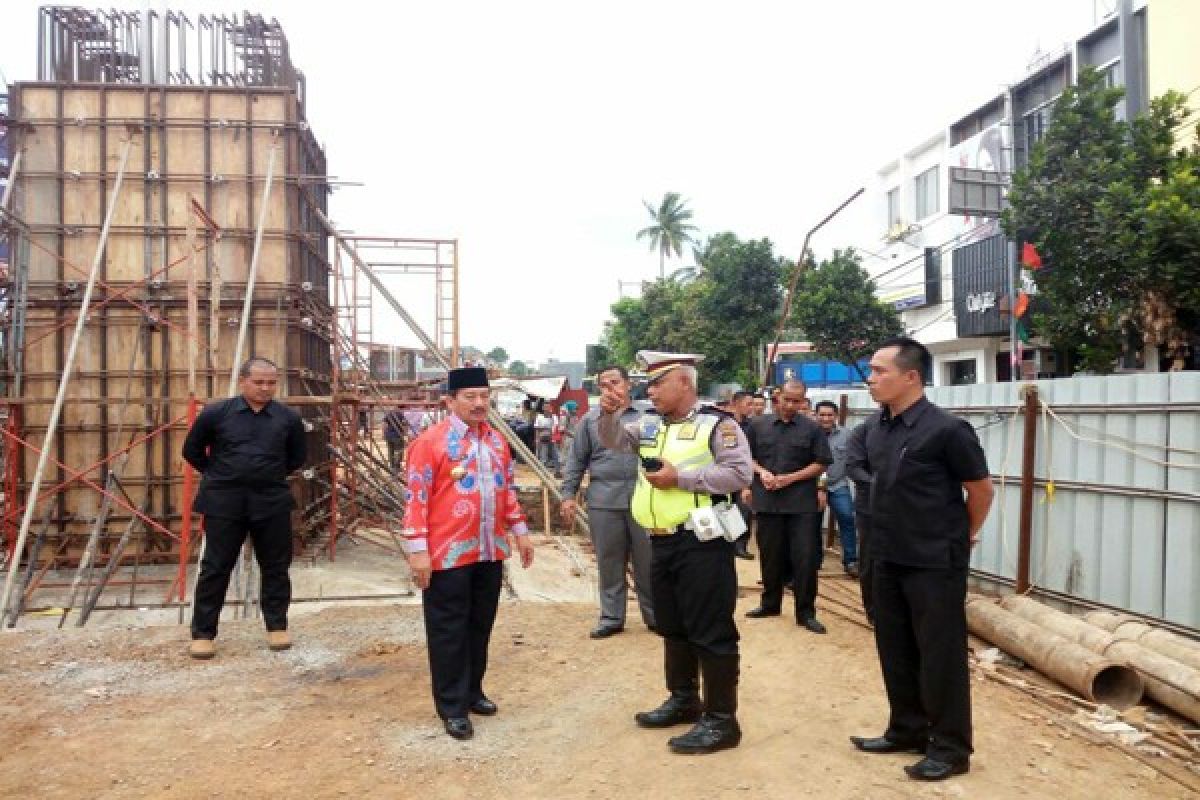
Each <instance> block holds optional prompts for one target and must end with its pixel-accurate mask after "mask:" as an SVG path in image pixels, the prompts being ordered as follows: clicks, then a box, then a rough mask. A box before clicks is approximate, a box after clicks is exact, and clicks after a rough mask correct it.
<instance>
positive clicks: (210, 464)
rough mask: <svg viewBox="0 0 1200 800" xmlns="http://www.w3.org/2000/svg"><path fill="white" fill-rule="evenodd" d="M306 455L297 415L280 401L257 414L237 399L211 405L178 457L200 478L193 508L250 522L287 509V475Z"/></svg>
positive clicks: (289, 498)
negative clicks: (183, 459) (202, 477)
mask: <svg viewBox="0 0 1200 800" xmlns="http://www.w3.org/2000/svg"><path fill="white" fill-rule="evenodd" d="M306 455H307V453H306V449H305V442H304V424H303V422H302V421H301V419H300V415H299V414H297V413H296V412H295V411H293V410H292V409H290V408H288V407H287V406H285V405H283V404H282V403H277V402H275V401H274V400H272V401H271V402H270V403H268V404H267V405H265V406H263V408H262V409H261V410H260V411H255V410H254V409H252V408H251V407H250V405H249V404H248V403H247V402H246V400H245V398H243V397H241V396H240V395H239V396H238V397H231V398H229V399H228V400H222V401H220V402H216V403H211V404H209V405H207V406H205V407H204V410H203V411H201V412H200V414H199V415H198V416H197V417H196V422H195V424H193V425H192V429H191V430H190V431H189V432H188V435H187V439H186V440H185V441H184V443H183V457H184V458H185V459H187V461H188V463H189V464H191V465H192V466H193V467H195V468H196V470H197V471H199V472H200V473H202V474H203V475H204V479H203V480H202V481H201V483H200V490H199V491H198V492H197V493H196V502H195V503H194V504H193V508H194V509H195V510H196V511H197V512H199V513H202V514H209V515H211V516H217V517H252V518H262V517H268V516H272V515H274V514H277V513H279V512H281V511H287V510H289V509H292V508H294V507H295V501H294V500H293V498H292V493H291V491H290V489H289V488H288V483H287V476H288V475H289V474H290V473H291V472H292V471H294V470H296V469H299V468H300V467H301V466H303V465H304V460H305V458H306Z"/></svg>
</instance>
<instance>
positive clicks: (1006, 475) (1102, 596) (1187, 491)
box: [811, 372, 1200, 628]
mask: <svg viewBox="0 0 1200 800" xmlns="http://www.w3.org/2000/svg"><path fill="white" fill-rule="evenodd" d="M1022 385H1023V384H1019V383H999V384H977V385H972V386H947V387H938V388H933V389H929V390H928V395H929V398H930V399H931V400H933V402H935V403H937V404H938V405H940V406H942V407H943V408H947V409H950V410H953V411H954V412H955V413H958V414H959V415H961V416H963V417H964V418H966V419H968V420H969V421H970V422H971V424H972V425H974V426H975V428H976V429H977V431H978V433H979V438H980V441H981V442H982V443H983V446H984V449H985V450H986V451H987V456H988V464H989V465H990V467H991V471H992V474H993V476H994V479H995V481H996V502H995V504H994V505H993V507H992V512H991V514H990V515H989V517H988V520H987V523H986V524H985V526H984V532H983V539H982V541H981V542H980V544H979V546H978V547H977V548H976V550H975V553H974V555H973V557H972V560H971V566H972V568H974V569H977V570H980V571H981V572H985V573H990V574H992V575H997V576H1001V577H1003V578H1008V579H1015V578H1016V570H1017V553H1018V524H1017V520H1018V515H1019V512H1020V481H1021V453H1022V436H1023V430H1022V429H1023V413H1022V407H1023V401H1022V400H1021V398H1020V397H1019V396H1018V390H1019V389H1020V387H1021V386H1022ZM1035 385H1036V386H1037V388H1038V392H1039V397H1040V399H1041V401H1042V403H1041V404H1040V406H1039V407H1040V412H1039V415H1038V420H1037V436H1036V439H1037V453H1036V458H1035V461H1034V475H1035V478H1036V483H1035V487H1036V488H1035V490H1034V494H1033V527H1032V539H1031V550H1030V576H1029V577H1030V580H1031V582H1032V584H1033V585H1034V586H1037V587H1039V588H1043V589H1049V590H1052V591H1056V592H1062V593H1064V594H1067V595H1071V596H1073V597H1078V598H1082V599H1085V600H1090V601H1095V602H1099V603H1104V604H1107V605H1111V606H1116V607H1118V608H1123V609H1128V610H1130V611H1134V612H1137V613H1139V614H1146V615H1148V616H1152V617H1157V618H1160V619H1163V620H1166V621H1168V622H1172V623H1175V624H1179V625H1185V626H1188V627H1191V628H1200V374H1198V373H1187V372H1185V373H1162V374H1138V375H1117V376H1107V377H1090V376H1088V377H1075V378H1066V379H1060V380H1050V381H1037V382H1036V383H1035ZM811 394H812V395H813V396H817V395H818V394H819V395H831V394H833V395H835V394H836V393H832V392H820V393H817V392H813V393H811ZM849 404H850V413H851V420H850V422H849V423H848V424H850V425H851V426H853V425H855V424H857V421H858V420H860V419H861V418H862V416H863V415H865V414H866V413H869V411H870V410H872V408H873V406H872V403H871V399H870V397H869V396H867V394H866V393H865V392H855V393H853V394H852V395H851V396H850V397H849Z"/></svg>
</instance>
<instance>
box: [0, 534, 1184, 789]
mask: <svg viewBox="0 0 1200 800" xmlns="http://www.w3.org/2000/svg"><path fill="white" fill-rule="evenodd" d="M538 557H539V560H540V564H539V565H538V566H537V567H535V570H533V571H531V573H525V574H522V573H521V571H520V570H519V569H518V570H516V571H515V572H514V586H515V588H516V590H517V592H518V595H519V597H520V598H521V599H517V600H512V599H508V600H506V601H505V602H504V603H503V604H502V606H501V610H500V615H499V619H498V621H497V625H496V631H495V634H494V636H493V639H492V651H491V666H490V670H489V673H488V680H487V684H486V688H487V690H488V692H489V694H490V695H491V697H492V698H493V699H494V700H495V701H496V702H497V703H498V704H499V706H500V713H499V715H498V716H496V717H492V718H478V719H477V720H476V737H475V739H474V740H472V741H470V742H465V743H464V742H457V741H454V740H452V739H450V738H449V737H447V736H446V735H445V734H444V733H442V730H441V726H440V724H439V721H438V719H437V718H436V717H435V715H434V713H433V710H432V705H431V701H430V698H429V679H428V673H427V663H426V653H425V649H424V645H423V636H424V634H423V629H422V624H421V614H420V609H419V607H417V606H416V605H414V604H412V603H404V602H395V601H389V602H388V603H386V604H382V603H381V604H378V605H373V606H366V607H360V606H348V605H338V606H335V607H325V608H322V609H321V610H319V611H316V612H313V613H297V614H296V615H295V616H294V617H293V625H292V627H293V630H294V633H295V636H296V642H297V643H296V647H295V648H294V649H292V650H291V651H288V652H284V653H271V652H269V651H267V649H266V647H265V644H264V642H263V637H262V632H261V628H260V626H259V624H258V623H257V622H255V621H253V620H238V621H232V622H224V623H223V627H222V634H221V637H220V639H219V654H218V657H217V658H216V659H215V660H214V661H211V662H194V661H191V660H189V659H188V657H187V656H186V651H185V647H186V638H187V633H186V628H185V627H182V626H178V625H161V626H149V627H112V628H105V629H100V628H96V629H92V628H85V629H82V630H75V629H71V630H66V631H63V632H46V631H36V630H35V631H16V632H10V633H7V634H5V635H3V636H0V678H2V681H0V797H14V798H17V797H21V798H23V797H38V798H72V799H74V798H80V797H104V798H122V797H162V798H223V797H228V798H239V799H241V798H260V797H262V798H267V797H270V798H292V797H296V798H301V797H303V798H314V797H315V798H326V797H333V798H336V797H355V796H365V795H368V794H369V795H370V796H373V797H388V798H391V797H395V798H406V797H421V798H439V800H441V798H472V800H478V799H479V798H491V797H531V798H542V797H545V798H550V797H554V798H600V797H645V798H675V797H679V798H694V797H705V798H712V797H746V798H749V797H766V798H791V797H806V796H813V797H826V798H890V797H978V798H1026V797H1050V798H1055V800H1068V798H1087V800H1094V798H1114V797H1185V796H1189V795H1188V794H1187V790H1185V789H1184V788H1183V787H1182V786H1180V784H1178V783H1175V782H1173V781H1171V780H1169V779H1167V778H1165V777H1163V776H1161V775H1158V774H1157V773H1156V772H1155V771H1154V770H1152V769H1150V768H1149V767H1147V766H1146V765H1144V764H1143V763H1140V762H1139V761H1136V760H1134V759H1132V758H1130V757H1128V756H1127V755H1125V754H1123V753H1121V752H1120V751H1118V750H1116V749H1114V748H1112V747H1109V746H1105V745H1102V744H1095V743H1092V742H1089V741H1088V740H1087V739H1085V738H1083V737H1081V736H1079V735H1078V734H1077V732H1072V729H1071V728H1069V727H1068V726H1067V725H1066V724H1065V718H1061V717H1059V718H1056V716H1055V715H1054V714H1053V713H1052V712H1049V711H1047V710H1045V709H1042V708H1040V707H1038V706H1035V705H1032V704H1031V703H1030V701H1029V700H1028V699H1027V697H1026V696H1024V695H1022V694H1019V693H1017V692H1015V691H1013V690H1011V689H1008V688H1005V687H1003V686H1000V685H998V684H996V683H994V682H992V681H987V680H984V679H982V678H978V677H977V680H976V681H975V683H974V701H975V726H976V737H977V740H976V750H977V754H976V756H975V759H974V761H973V762H972V769H971V772H970V774H969V775H966V776H963V777H961V778H956V779H954V780H952V781H950V782H948V783H945V784H940V785H923V784H916V783H913V782H911V781H909V780H908V779H907V778H906V777H905V776H904V774H903V772H902V771H901V767H902V766H903V765H904V764H906V763H909V761H910V757H907V756H882V757H881V756H865V755H861V754H858V753H857V752H855V751H854V750H853V749H852V748H851V747H850V745H849V742H848V741H847V737H848V736H850V735H851V734H863V733H866V734H875V733H878V732H880V731H881V730H882V728H883V724H884V721H885V714H886V704H885V702H884V699H883V697H882V689H881V682H880V678H879V671H878V665H877V664H876V660H875V651H874V647H873V644H872V640H871V638H870V633H869V631H867V630H865V629H864V628H863V627H861V626H860V625H858V624H855V623H854V622H853V621H851V619H850V618H851V617H852V616H853V613H852V612H851V610H850V608H851V606H852V603H849V602H847V597H848V596H850V594H852V584H851V583H850V582H849V581H848V580H846V579H845V578H843V577H841V576H840V575H834V574H833V573H829V574H828V575H827V576H825V580H826V582H827V584H828V587H827V590H826V592H825V593H824V594H823V596H822V599H821V601H820V605H821V610H822V612H821V613H822V618H823V619H824V620H825V622H826V623H827V624H828V626H829V630H830V632H829V635H827V636H814V635H812V634H809V633H807V632H805V631H803V630H801V629H799V628H797V626H796V625H795V624H794V622H793V621H791V620H790V619H789V618H788V617H786V616H784V617H778V618H772V619H765V620H744V619H742V618H740V619H739V627H740V628H741V631H742V636H743V640H742V641H743V661H742V681H741V704H742V707H741V711H740V718H741V722H742V727H743V729H744V731H745V737H744V739H743V741H742V745H741V746H740V747H738V748H737V749H735V750H732V751H727V752H724V753H719V754H716V755H712V756H704V757H681V756H675V755H672V754H671V753H669V752H668V750H667V748H666V739H667V738H668V736H670V735H673V733H672V732H664V731H647V730H640V729H638V728H637V727H635V726H634V724H633V719H632V717H633V713H634V712H635V711H637V710H639V709H645V708H649V707H652V706H653V705H657V703H658V702H659V701H661V699H662V697H663V689H662V676H661V663H662V652H661V645H660V643H659V640H658V639H657V637H655V636H653V635H652V634H650V633H649V632H647V631H646V630H645V629H644V628H643V627H642V626H641V625H640V623H638V622H636V621H635V620H634V619H632V618H631V620H630V623H629V627H628V629H627V631H626V632H625V633H623V634H621V635H619V636H615V637H612V638H610V639H606V640H603V641H598V642H597V641H591V640H589V639H588V638H587V631H588V629H589V628H590V627H591V626H592V624H594V621H595V611H594V608H593V606H592V605H591V603H590V602H587V601H586V597H587V594H588V591H589V590H588V588H587V586H586V584H584V583H582V580H581V579H578V578H576V579H575V581H574V585H573V587H572V585H571V581H570V580H569V579H568V578H564V577H563V576H564V575H567V576H569V575H570V566H569V562H568V560H567V559H566V557H565V556H564V555H563V553H562V552H561V550H559V549H558V548H557V547H556V546H554V545H552V544H549V543H543V544H542V545H541V546H540V547H539V548H538ZM739 568H740V569H741V570H742V574H741V583H742V587H743V592H742V594H743V596H742V599H741V601H740V603H739V614H741V613H742V612H744V611H745V610H747V609H748V608H750V607H752V606H753V605H754V604H755V603H756V601H757V593H756V587H755V578H756V577H757V574H756V573H757V564H755V563H740V564H739ZM542 581H544V585H542ZM835 584H837V585H836V586H835ZM572 595H573V596H574V601H571V597H572ZM541 597H548V598H552V599H555V600H556V601H557V602H545V601H544V600H542V599H540V598H541ZM564 600H566V601H564ZM631 608H635V606H633V605H631ZM840 615H845V616H840Z"/></svg>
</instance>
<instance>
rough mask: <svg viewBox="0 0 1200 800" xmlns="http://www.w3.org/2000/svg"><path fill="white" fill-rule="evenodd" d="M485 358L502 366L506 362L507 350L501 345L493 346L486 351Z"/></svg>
mask: <svg viewBox="0 0 1200 800" xmlns="http://www.w3.org/2000/svg"><path fill="white" fill-rule="evenodd" d="M487 358H488V361H491V362H492V363H493V364H495V365H496V366H497V367H503V366H504V365H505V364H507V363H508V351H507V350H505V349H504V348H503V347H493V348H492V349H491V350H489V351H488V354H487Z"/></svg>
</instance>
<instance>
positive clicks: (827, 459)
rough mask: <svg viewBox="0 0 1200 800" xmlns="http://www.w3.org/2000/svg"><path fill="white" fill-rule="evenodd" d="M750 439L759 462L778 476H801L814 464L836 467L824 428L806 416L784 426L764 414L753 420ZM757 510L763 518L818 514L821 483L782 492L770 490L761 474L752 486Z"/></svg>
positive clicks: (777, 418) (802, 483)
mask: <svg viewBox="0 0 1200 800" xmlns="http://www.w3.org/2000/svg"><path fill="white" fill-rule="evenodd" d="M746 434H747V435H746V438H747V440H749V443H750V452H751V454H752V455H753V456H754V460H755V462H757V463H758V465H759V466H761V467H762V468H763V469H766V470H767V471H769V472H771V473H772V474H774V475H785V474H787V473H790V472H799V471H800V470H802V469H804V468H805V467H807V466H809V465H810V464H814V463H818V464H832V463H833V454H832V453H831V452H830V450H829V439H828V437H827V436H826V435H825V432H824V431H823V430H821V426H820V425H818V424H817V423H815V422H813V421H812V420H811V419H809V418H808V417H807V416H805V415H804V414H796V416H794V417H793V418H792V420H791V421H790V422H784V420H783V418H782V417H780V416H778V415H777V414H762V415H759V416H757V417H754V418H753V419H752V420H750V425H749V426H748V427H747V431H746ZM751 486H752V491H753V495H754V496H753V508H754V510H755V511H756V512H758V513H763V514H816V513H817V511H818V508H817V480H816V478H813V479H810V480H806V481H796V482H795V483H793V484H791V485H789V486H785V487H784V488H782V489H773V490H768V489H767V488H766V487H765V486H763V483H762V479H761V478H759V476H758V473H755V475H754V482H753V484H751Z"/></svg>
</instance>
